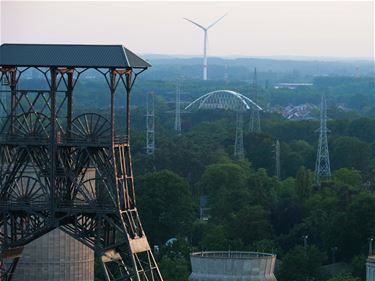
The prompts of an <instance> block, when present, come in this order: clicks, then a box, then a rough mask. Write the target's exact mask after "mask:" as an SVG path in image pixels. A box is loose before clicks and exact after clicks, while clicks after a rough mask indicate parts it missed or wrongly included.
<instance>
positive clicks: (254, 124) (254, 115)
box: [249, 68, 261, 133]
mask: <svg viewBox="0 0 375 281" xmlns="http://www.w3.org/2000/svg"><path fill="white" fill-rule="evenodd" d="M253 91H254V102H255V103H257V104H258V79H257V69H256V68H254V78H253ZM249 127H250V128H249V129H250V132H252V133H253V132H254V133H260V132H261V130H260V113H259V109H258V108H254V107H253V108H252V109H251V116H250V124H249Z"/></svg>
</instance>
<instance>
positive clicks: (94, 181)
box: [0, 44, 163, 281]
mask: <svg viewBox="0 0 375 281" xmlns="http://www.w3.org/2000/svg"><path fill="white" fill-rule="evenodd" d="M0 51H1V57H0V75H1V77H0V79H1V78H2V77H4V76H6V77H9V81H8V82H9V83H8V84H9V90H8V91H7V92H2V93H1V94H5V95H7V96H8V97H9V98H7V99H6V104H4V103H3V100H2V99H0V107H2V108H3V109H4V110H5V111H6V117H5V118H1V119H0V280H1V281H9V280H11V279H12V275H13V272H14V270H15V267H16V265H17V262H18V260H19V258H20V257H22V251H23V247H24V246H25V245H26V244H28V243H30V242H32V241H34V240H35V239H37V238H39V237H41V236H43V235H44V234H46V233H48V232H50V231H52V230H54V229H56V228H60V229H61V230H63V231H64V232H66V233H67V234H69V235H70V236H72V237H73V238H75V239H77V240H78V241H80V242H82V243H83V244H85V245H86V246H88V247H89V248H90V249H92V250H93V251H94V252H95V254H96V255H97V256H98V257H99V258H100V263H101V265H102V268H103V271H104V273H105V278H106V280H107V281H143V280H148V281H162V280H163V278H162V276H161V274H160V271H159V269H158V266H157V264H156V262H155V259H154V256H153V253H152V251H151V248H150V245H149V243H148V239H147V237H146V235H145V232H144V230H143V227H142V224H141V221H140V218H139V215H138V210H137V205H136V198H135V190H134V178H133V170H132V161H131V154H130V125H131V121H130V102H131V90H132V87H133V85H134V81H135V79H136V77H137V76H138V75H139V74H140V73H141V72H143V71H145V70H146V69H147V68H148V67H149V66H150V65H149V64H148V63H147V62H145V61H144V60H142V59H141V58H139V57H138V56H136V55H135V54H134V53H132V52H130V51H129V50H128V49H126V48H125V47H124V46H121V45H111V46H104V45H43V44H39V45H33V44H4V45H2V46H1V50H0ZM20 54H23V55H20ZM24 54H27V55H24ZM28 69H36V70H37V71H39V72H40V73H41V75H42V76H43V77H44V81H45V85H44V87H41V88H40V89H35V90H30V89H23V88H21V86H22V85H23V84H22V83H19V82H20V81H21V80H22V74H23V73H24V72H25V71H27V70H28ZM89 69H91V70H96V71H97V72H98V73H99V74H100V75H102V76H103V78H104V79H105V81H106V82H107V85H108V87H109V93H108V95H107V97H108V99H107V101H108V103H109V105H108V106H106V105H103V106H104V108H109V109H110V110H108V112H107V113H106V114H104V115H100V114H98V113H93V112H83V113H80V114H75V113H74V110H73V109H74V107H73V104H74V103H73V100H74V99H75V98H76V94H78V93H76V92H75V91H74V90H75V88H76V87H75V86H76V84H77V81H78V80H79V78H80V77H81V74H82V73H83V72H85V71H87V70H89ZM5 74H6V75H5ZM104 83H105V82H104ZM119 85H121V87H119ZM120 89H124V90H123V91H120ZM103 94H104V93H103ZM115 97H116V99H115ZM117 101H118V102H121V103H122V104H125V118H123V117H121V116H122V115H121V116H119V117H116V110H117V109H116V102H117ZM117 108H119V107H117ZM122 118H123V119H122ZM93 174H95V176H94V177H92V176H90V175H93ZM30 175H33V176H30ZM4 261H6V262H4Z"/></svg>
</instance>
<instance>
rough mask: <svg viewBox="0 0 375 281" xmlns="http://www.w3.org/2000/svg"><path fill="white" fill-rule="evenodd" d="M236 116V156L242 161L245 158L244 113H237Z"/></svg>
mask: <svg viewBox="0 0 375 281" xmlns="http://www.w3.org/2000/svg"><path fill="white" fill-rule="evenodd" d="M236 114H237V116H236V140H235V143H234V156H235V157H237V158H238V159H240V160H242V159H244V158H245V154H244V147H243V112H242V111H237V113H236Z"/></svg>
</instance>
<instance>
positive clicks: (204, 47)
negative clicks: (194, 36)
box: [184, 14, 227, 80]
mask: <svg viewBox="0 0 375 281" xmlns="http://www.w3.org/2000/svg"><path fill="white" fill-rule="evenodd" d="M226 15H227V14H225V15H224V16H222V17H221V18H219V19H217V20H216V21H214V22H213V23H211V24H210V25H209V26H207V27H203V26H202V25H200V24H198V23H196V22H194V21H192V20H190V19H187V18H184V19H185V20H187V21H189V22H191V23H192V24H195V25H196V26H198V27H199V28H200V29H202V30H203V32H204V39H203V80H207V32H208V30H209V29H210V28H211V27H213V26H214V25H215V24H217V23H218V22H219V21H220V20H222V19H223V18H224V17H225V16H226Z"/></svg>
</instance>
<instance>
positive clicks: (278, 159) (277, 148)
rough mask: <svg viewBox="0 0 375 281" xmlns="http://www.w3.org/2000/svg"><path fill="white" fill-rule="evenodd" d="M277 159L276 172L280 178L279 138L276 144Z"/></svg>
mask: <svg viewBox="0 0 375 281" xmlns="http://www.w3.org/2000/svg"><path fill="white" fill-rule="evenodd" d="M275 160H276V165H275V168H276V170H275V174H276V177H277V178H280V142H279V140H276V145H275Z"/></svg>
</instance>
